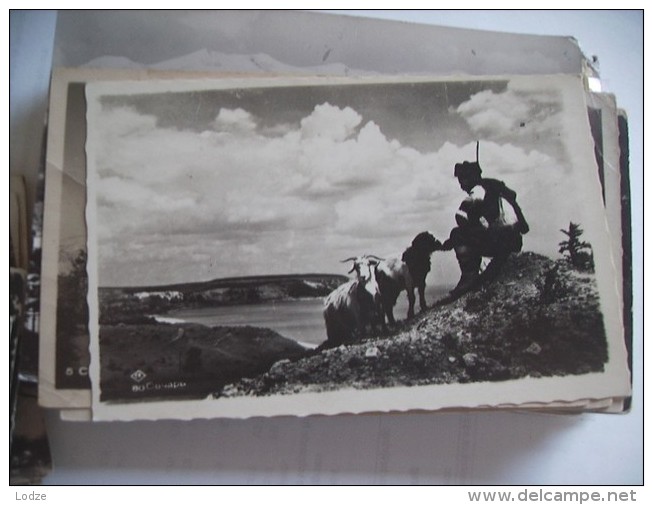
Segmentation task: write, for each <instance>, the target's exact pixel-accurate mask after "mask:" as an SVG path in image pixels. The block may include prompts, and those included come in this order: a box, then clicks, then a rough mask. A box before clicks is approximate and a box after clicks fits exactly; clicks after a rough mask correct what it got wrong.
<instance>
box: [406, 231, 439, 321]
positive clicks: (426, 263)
mask: <svg viewBox="0 0 653 505" xmlns="http://www.w3.org/2000/svg"><path fill="white" fill-rule="evenodd" d="M441 248H442V243H441V242H440V241H439V240H436V238H435V237H434V236H433V235H431V234H430V233H429V232H427V231H424V232H422V233H420V234H419V235H417V236H416V237H415V238H414V239H413V242H412V244H411V246H410V247H409V248H408V249H406V250H405V251H404V254H403V255H402V256H401V259H402V261H403V262H404V263H406V265H407V266H408V270H409V271H410V275H411V277H412V279H413V286H414V287H416V288H417V292H418V293H419V306H420V309H421V310H426V298H425V295H424V290H425V288H426V276H427V274H428V273H429V271H430V270H431V254H432V253H433V252H435V251H439V250H441Z"/></svg>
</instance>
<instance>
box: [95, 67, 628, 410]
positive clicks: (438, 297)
mask: <svg viewBox="0 0 653 505" xmlns="http://www.w3.org/2000/svg"><path fill="white" fill-rule="evenodd" d="M86 99H87V118H86V119H87V143H86V156H87V160H86V163H87V169H88V174H87V184H88V203H87V208H86V216H85V217H86V222H87V225H88V244H87V247H88V252H87V258H86V259H87V271H88V282H89V288H88V294H89V298H88V311H89V326H90V347H91V365H90V376H91V381H92V399H93V403H92V407H93V417H94V419H99V420H110V419H125V420H127V419H155V418H193V417H248V416H257V415H308V414H337V413H344V412H370V411H405V410H415V409H424V410H434V409H445V408H446V409H448V408H480V407H492V406H500V405H506V404H510V405H520V404H529V403H530V404H542V405H546V404H548V403H550V402H560V403H564V402H576V401H579V400H583V399H590V398H594V399H603V398H605V399H609V398H614V397H625V396H628V394H629V374H628V369H627V365H626V361H627V360H626V353H625V346H624V339H623V325H622V321H621V317H620V316H621V312H620V310H619V304H620V300H619V293H618V290H617V288H616V281H615V265H614V262H615V260H614V257H613V255H612V252H611V247H610V237H609V234H608V229H607V221H606V214H605V210H604V207H603V201H602V193H601V184H600V180H599V177H598V176H597V165H596V159H595V156H594V151H593V143H592V138H591V132H590V127H589V121H588V115H587V106H586V103H585V93H584V89H583V86H582V82H581V78H580V77H576V76H566V77H565V76H555V77H542V76H538V77H536V78H535V77H505V78H501V77H499V78H483V79H481V78H478V79H471V80H469V79H446V80H433V79H428V78H423V79H417V78H412V79H410V80H405V79H363V78H357V79H347V78H342V79H334V78H331V79H317V78H303V79H300V78H294V79H291V78H285V79H281V78H276V79H263V78H261V79H255V80H254V79H220V80H208V79H204V80H196V81H162V80H149V81H147V80H145V81H140V82H139V81H133V82H132V81H130V82H114V83H111V82H102V83H90V84H87V85H86Z"/></svg>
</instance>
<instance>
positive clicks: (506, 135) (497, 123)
mask: <svg viewBox="0 0 653 505" xmlns="http://www.w3.org/2000/svg"><path fill="white" fill-rule="evenodd" d="M456 112H457V113H458V114H460V115H461V116H462V117H463V118H464V119H465V120H466V121H467V123H468V125H469V126H470V128H471V129H472V130H473V131H474V132H475V133H477V135H478V136H479V137H480V138H484V139H488V140H494V141H509V140H512V141H514V140H515V139H516V138H519V137H530V138H536V137H538V136H542V135H548V134H550V133H551V132H552V131H553V130H555V129H556V128H558V129H559V128H560V107H559V97H558V96H557V95H556V93H555V92H553V91H551V92H541V91H540V92H537V93H533V92H524V91H520V90H517V89H513V88H512V87H510V86H509V87H508V89H506V90H505V91H502V92H495V91H492V90H484V91H481V92H479V93H476V94H474V95H473V96H472V97H471V98H470V99H469V100H467V101H466V102H464V103H462V104H460V105H459V106H458V107H457V109H456Z"/></svg>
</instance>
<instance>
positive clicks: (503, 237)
mask: <svg viewBox="0 0 653 505" xmlns="http://www.w3.org/2000/svg"><path fill="white" fill-rule="evenodd" d="M454 176H455V177H456V178H457V179H458V182H459V183H460V187H461V188H462V190H463V191H465V192H466V193H467V197H466V198H465V199H464V200H463V202H462V203H461V204H460V207H459V208H458V212H457V213H456V223H457V225H458V226H456V227H455V228H454V229H453V230H451V234H450V235H449V238H448V239H447V240H446V241H445V242H444V244H442V250H444V251H447V250H452V249H453V250H454V251H455V252H456V259H457V260H458V264H459V266H460V280H459V281H458V284H457V285H456V287H455V288H454V289H453V290H452V291H451V292H449V294H448V295H447V296H446V297H444V298H442V299H441V300H440V301H439V302H438V304H439V305H442V304H446V303H450V302H453V301H454V300H456V299H458V298H459V297H460V296H462V295H463V294H465V293H467V292H469V291H471V290H473V289H475V288H476V287H477V286H479V285H480V284H481V283H482V282H484V281H486V280H489V279H491V278H492V277H494V275H496V274H497V273H498V271H499V270H500V268H501V266H502V265H503V264H504V263H505V261H506V260H507V258H508V256H509V255H510V254H511V253H514V252H519V251H521V248H522V235H524V234H526V233H528V230H529V227H528V223H527V222H526V219H525V218H524V214H523V213H522V210H521V208H520V207H519V205H518V204H517V194H516V193H515V192H514V191H513V190H512V189H510V188H508V187H507V186H506V185H505V184H504V183H503V182H502V181H499V180H497V179H485V178H483V177H481V167H480V165H479V164H478V162H470V161H464V162H462V163H456V165H455V168H454ZM483 257H488V258H492V260H491V262H490V264H489V265H488V266H487V268H486V269H485V271H484V272H483V274H481V273H480V268H481V259H482V258H483Z"/></svg>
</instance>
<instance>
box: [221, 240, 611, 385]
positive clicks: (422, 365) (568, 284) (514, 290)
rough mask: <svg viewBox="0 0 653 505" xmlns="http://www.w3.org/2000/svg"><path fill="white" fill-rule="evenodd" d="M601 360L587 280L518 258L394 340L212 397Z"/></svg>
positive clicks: (595, 366) (278, 367)
mask: <svg viewBox="0 0 653 505" xmlns="http://www.w3.org/2000/svg"><path fill="white" fill-rule="evenodd" d="M606 361H607V342H606V337H605V330H604V326H603V319H602V316H601V313H600V310H599V301H598V293H597V289H596V285H595V280H594V276H593V275H592V274H588V273H581V272H578V271H576V270H574V269H573V268H572V267H571V266H570V265H569V264H568V263H567V262H565V261H564V260H560V261H553V260H550V259H548V258H546V257H543V256H540V255H536V254H533V253H522V254H519V255H515V256H513V257H512V258H511V259H510V260H509V262H508V264H507V265H506V266H505V267H504V269H503V270H502V272H501V273H500V274H499V276H498V277H497V278H496V279H495V280H494V281H493V282H492V283H490V284H487V285H485V286H483V287H482V288H481V289H479V290H478V291H476V292H473V293H469V294H467V295H465V296H463V297H462V298H460V299H459V300H457V301H455V302H454V303H452V304H450V305H446V306H442V307H434V308H431V309H429V310H427V311H425V312H424V313H422V314H420V315H418V316H417V317H415V318H414V319H413V320H411V321H408V322H404V323H400V325H399V327H398V328H396V329H395V330H394V331H393V332H392V333H391V334H388V335H384V336H381V337H378V338H376V339H367V340H364V341H361V342H360V343H357V344H354V345H348V346H344V345H343V346H340V347H338V348H335V349H329V350H325V351H322V352H313V353H308V354H306V355H304V356H303V357H299V358H290V359H284V360H281V361H278V362H276V363H275V364H274V365H273V366H272V367H271V368H270V369H269V370H268V371H267V372H266V373H264V374H262V375H259V376H257V377H255V378H250V379H242V380H239V381H237V382H235V383H232V384H229V385H227V386H224V387H222V388H221V389H220V390H219V391H218V392H216V396H240V395H269V394H288V393H295V392H302V391H326V390H334V389H338V388H341V387H355V388H361V389H364V388H377V387H390V386H410V385H422V384H442V383H456V382H458V383H465V382H475V381H503V380H508V379H516V378H521V377H526V376H531V377H542V376H555V375H568V374H584V373H588V372H592V371H600V370H602V368H603V365H604V363H605V362H606Z"/></svg>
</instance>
